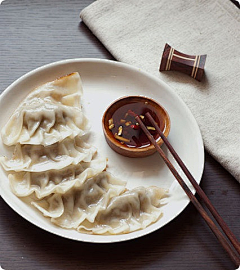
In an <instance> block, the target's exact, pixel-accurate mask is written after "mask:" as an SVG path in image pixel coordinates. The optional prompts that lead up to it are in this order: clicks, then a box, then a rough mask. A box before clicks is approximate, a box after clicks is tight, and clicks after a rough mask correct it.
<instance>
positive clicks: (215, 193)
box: [0, 0, 240, 270]
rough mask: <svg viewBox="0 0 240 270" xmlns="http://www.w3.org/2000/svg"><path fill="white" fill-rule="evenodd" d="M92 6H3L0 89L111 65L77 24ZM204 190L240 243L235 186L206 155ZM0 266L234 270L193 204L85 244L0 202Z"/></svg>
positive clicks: (239, 192) (17, 0) (18, 1)
mask: <svg viewBox="0 0 240 270" xmlns="http://www.w3.org/2000/svg"><path fill="white" fill-rule="evenodd" d="M92 2H93V0H80V1H79V0H61V1H59V0H41V1H39V0H6V1H4V2H3V3H2V5H0V91H3V90H4V89H5V88H6V87H7V86H8V85H9V84H11V83H12V82H13V81H14V80H16V79H17V78H18V77H20V76H21V75H23V74H24V73H26V72H28V71H30V70H32V69H34V68H36V67H39V66H41V65H44V64H47V63H50V62H54V61H58V60H62V59H67V58H83V57H84V58H85V57H96V58H107V59H112V56H111V55H110V54H109V53H108V52H107V51H106V50H105V48H104V47H103V46H102V45H101V43H100V42H99V41H98V40H97V39H96V38H95V37H94V36H93V35H92V33H91V32H90V31H89V30H88V28H87V27H86V26H85V25H84V24H83V23H81V22H80V19H79V12H80V11H81V10H82V9H83V8H84V7H86V6H87V5H89V4H90V3H92ZM230 4H232V3H230ZM157 57H159V56H157ZM156 68H158V67H156ZM201 187H202V188H203V190H204V191H205V192H206V194H207V196H208V197H209V198H210V200H211V201H212V203H213V204H214V206H215V207H216V208H217V210H218V211H219V213H220V215H222V216H223V218H224V219H225V221H226V222H227V224H228V225H229V227H230V228H231V229H232V231H233V232H234V233H235V234H236V236H237V237H238V239H239V237H240V229H239V228H240V222H239V216H240V186H239V184H238V183H237V181H236V180H235V179H234V178H233V177H232V176H231V175H230V174H229V173H228V172H226V171H225V170H224V169H223V168H222V167H221V166H220V165H219V164H218V163H217V162H216V161H215V160H213V159H212V158H211V157H210V156H209V155H208V154H207V155H206V161H205V170H204V174H203V178H202V182H201ZM0 265H1V266H2V267H3V268H4V269H6V270H16V269H18V270H19V269H23V270H32V269H38V270H43V269H44V270H53V269H54V270H55V269H64V270H65V269H72V270H74V269H113V270H114V269H162V270H165V269H166V270H167V269H171V270H172V269H178V270H182V269H184V270H185V269H191V270H200V269H208V270H228V269H229V270H230V269H231V270H232V269H234V265H233V264H232V262H231V261H230V259H229V258H228V256H227V255H226V254H225V252H224V251H223V249H222V248H221V246H220V245H219V244H218V242H217V240H216V239H215V237H214V236H213V234H212V233H211V232H210V230H209V229H208V227H207V225H205V223H204V221H203V220H202V219H201V217H200V215H199V214H198V213H197V212H196V210H195V209H194V207H193V206H192V205H189V206H188V207H187V208H186V209H185V210H184V211H183V212H182V213H181V214H180V215H179V216H178V217H177V218H176V219H175V220H173V221H172V222H170V223H169V224H168V225H167V226H165V227H164V228H162V229H161V230H158V231H157V232H155V233H152V234H150V235H147V236H145V237H142V238H139V239H136V240H132V241H129V242H124V243H118V244H88V243H81V242H76V241H72V240H67V239H64V238H61V237H59V236H55V235H52V234H50V233H48V232H45V231H43V230H41V229H39V228H37V227H35V226H34V225H32V224H30V223H29V222H27V221H26V220H24V219H23V218H21V217H20V216H19V215H18V214H16V213H15V212H14V211H13V210H12V209H11V208H10V207H9V206H8V205H7V204H6V203H5V202H4V201H3V200H2V199H1V198H0Z"/></svg>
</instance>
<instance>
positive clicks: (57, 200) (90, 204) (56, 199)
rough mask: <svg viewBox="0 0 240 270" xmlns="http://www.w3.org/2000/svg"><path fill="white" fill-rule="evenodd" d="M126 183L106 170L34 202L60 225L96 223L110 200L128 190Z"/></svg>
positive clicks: (64, 226) (73, 225) (44, 213)
mask: <svg viewBox="0 0 240 270" xmlns="http://www.w3.org/2000/svg"><path fill="white" fill-rule="evenodd" d="M125 185H126V183H125V182H124V181H121V180H118V179H116V178H114V177H113V176H111V174H109V173H107V172H106V171H104V172H101V173H100V174H98V175H96V176H94V177H92V178H89V179H87V180H86V181H85V182H84V183H83V184H82V185H80V186H79V187H77V188H71V190H69V191H68V192H66V193H65V194H54V195H51V196H49V197H47V198H45V199H43V200H41V201H36V202H32V204H33V205H34V206H35V207H36V208H37V209H38V210H40V211H41V212H42V213H43V215H45V216H47V217H50V218H51V221H52V222H53V223H55V224H56V225H58V226H60V227H63V228H68V229H70V228H71V229H73V228H75V229H76V228H77V227H78V226H79V225H80V224H81V223H82V222H83V221H84V220H88V221H89V222H91V223H92V222H94V220H95V217H96V215H97V214H98V212H99V211H100V210H101V209H105V208H106V206H107V204H108V202H109V200H110V199H111V198H112V197H114V196H118V195H119V194H121V193H122V192H124V190H125Z"/></svg>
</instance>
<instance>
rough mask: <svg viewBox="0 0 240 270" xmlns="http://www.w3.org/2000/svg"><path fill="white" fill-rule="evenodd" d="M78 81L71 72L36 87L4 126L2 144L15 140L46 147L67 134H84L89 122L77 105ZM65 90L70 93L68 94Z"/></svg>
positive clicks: (15, 142) (77, 75)
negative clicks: (57, 79) (70, 74)
mask: <svg viewBox="0 0 240 270" xmlns="http://www.w3.org/2000/svg"><path fill="white" fill-rule="evenodd" d="M80 82H81V81H80V76H79V74H78V73H74V74H73V75H72V76H67V77H64V78H62V79H59V81H54V82H51V83H47V84H45V85H43V86H40V87H39V88H37V89H35V90H34V91H33V92H32V93H31V94H30V95H29V96H28V97H27V98H26V99H25V100H24V101H23V102H22V103H21V104H20V105H19V107H18V108H17V109H16V110H15V112H14V113H13V115H12V116H11V118H10V119H9V121H8V122H7V124H6V125H5V126H4V127H3V129H2V131H1V135H2V140H3V143H4V144H6V145H9V146H10V145H14V144H17V143H20V144H36V145H38V144H42V145H44V146H46V145H51V144H53V143H56V142H59V141H62V140H63V139H65V138H67V137H70V138H74V137H75V136H77V135H80V136H81V135H84V134H85V133H86V131H87V130H88V129H89V125H88V121H87V119H86V117H85V116H84V114H83V112H82V110H81V108H80V107H79V106H80V105H79V99H80V96H81V91H82V90H81V89H82V88H81V87H80V86H81V83H80ZM72 88H75V89H76V92H74V91H73V90H72ZM68 90H69V91H70V94H67V93H68ZM61 91H62V92H61ZM71 93H72V94H71ZM47 94H48V95H47ZM76 95H77V96H76ZM74 98H76V100H75V101H74Z"/></svg>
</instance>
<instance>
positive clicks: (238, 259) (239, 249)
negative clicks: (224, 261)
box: [135, 112, 240, 266]
mask: <svg viewBox="0 0 240 270" xmlns="http://www.w3.org/2000/svg"><path fill="white" fill-rule="evenodd" d="M145 116H146V117H147V118H148V119H149V121H150V122H151V124H152V125H153V126H154V127H155V129H156V130H157V132H158V133H159V135H160V136H161V138H162V140H163V142H164V143H165V145H166V146H167V148H168V149H169V151H170V152H171V154H172V155H173V157H174V159H175V160H176V161H177V163H178V165H179V166H180V167H181V169H182V170H183V172H184V173H185V175H186V176H187V178H188V179H189V181H190V182H191V183H192V185H193V187H194V188H195V190H196V192H197V193H198V195H199V196H200V198H201V199H202V200H203V202H204V204H205V205H206V206H207V208H208V209H209V211H210V212H211V213H212V215H213V217H214V218H215V220H216V221H217V223H218V224H219V225H220V227H221V228H222V230H223V232H224V233H225V235H226V236H227V238H228V239H229V240H230V242H231V243H232V246H231V245H230V244H229V242H228V241H227V239H226V238H225V236H224V235H223V233H222V232H221V231H220V230H219V228H218V227H217V226H216V224H215V223H214V221H213V220H212V219H211V217H210V216H209V215H208V214H207V212H206V211H205V210H204V208H203V207H202V205H201V204H200V202H199V201H198V200H197V198H196V197H195V196H194V194H193V193H192V192H191V190H190V189H189V187H188V186H187V184H186V183H185V182H184V180H183V179H182V177H181V176H180V175H179V173H178V172H177V170H176V169H175V168H174V166H173V165H172V163H171V162H170V161H169V159H168V158H167V157H166V155H165V153H164V152H163V150H162V149H161V147H160V146H159V145H158V144H157V142H156V141H155V139H154V138H153V136H152V135H151V133H150V132H149V131H148V129H147V128H146V126H145V125H144V123H143V122H142V120H141V118H140V117H139V116H138V115H136V116H135V119H136V120H137V122H138V123H139V125H140V126H141V128H142V130H143V132H144V133H145V134H146V135H147V137H148V139H149V141H150V142H151V143H152V144H153V145H154V147H155V148H156V150H157V151H158V153H159V154H160V155H161V157H162V158H163V160H164V162H165V163H166V165H167V166H168V168H169V169H170V171H171V172H172V173H173V175H174V176H175V178H176V179H177V181H178V182H179V184H180V185H181V187H182V188H183V190H184V191H185V192H186V194H187V196H188V197H189V199H190V201H191V202H192V203H193V204H194V206H195V207H196V208H197V210H198V211H199V213H200V214H201V216H202V217H203V219H204V220H205V221H206V223H207V224H208V226H209V227H210V229H211V230H212V232H213V233H214V234H215V236H216V237H217V239H218V240H219V242H220V243H221V244H222V246H223V248H224V249H225V250H226V252H227V253H228V254H229V256H230V258H231V259H232V261H233V262H234V263H235V265H236V266H240V256H239V255H240V244H239V242H238V240H237V238H236V237H235V235H234V234H233V233H232V232H231V230H230V229H229V228H228V226H227V224H226V223H225V221H224V220H223V219H222V217H221V216H220V215H219V214H218V212H217V210H216V209H215V207H214V206H213V205H212V203H211V202H210V200H209V199H208V197H207V195H206V194H205V193H204V191H203V190H202V189H201V187H200V186H199V185H198V183H197V182H196V180H195V179H194V177H193V176H192V174H191V173H190V172H189V170H188V169H187V167H186V166H185V164H184V163H183V161H182V160H181V158H180V157H179V156H178V154H177V153H176V151H175V150H174V149H173V147H172V145H171V144H170V142H169V141H168V139H167V138H166V137H165V136H164V134H163V132H162V131H161V130H160V128H159V127H158V125H157V123H156V122H155V121H154V119H153V118H152V116H151V114H150V113H149V112H148V113H146V115H145ZM233 247H234V248H235V250H234V248H233Z"/></svg>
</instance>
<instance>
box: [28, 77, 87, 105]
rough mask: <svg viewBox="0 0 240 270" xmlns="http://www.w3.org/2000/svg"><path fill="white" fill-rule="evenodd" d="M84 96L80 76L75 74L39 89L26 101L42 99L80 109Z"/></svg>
mask: <svg viewBox="0 0 240 270" xmlns="http://www.w3.org/2000/svg"><path fill="white" fill-rule="evenodd" d="M82 94H83V90H82V81H81V78H80V75H79V74H78V73H77V72H74V73H71V74H69V75H66V76H63V77H61V78H58V79H56V80H54V81H51V82H48V83H45V84H43V85H41V86H39V87H37V88H36V89H34V90H33V91H32V92H31V93H30V94H29V95H28V96H27V98H26V99H25V101H27V102H28V101H29V100H32V99H34V98H40V99H43V100H51V101H53V100H54V101H55V102H59V103H61V104H63V105H66V106H72V107H80V101H81V97H82Z"/></svg>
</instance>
